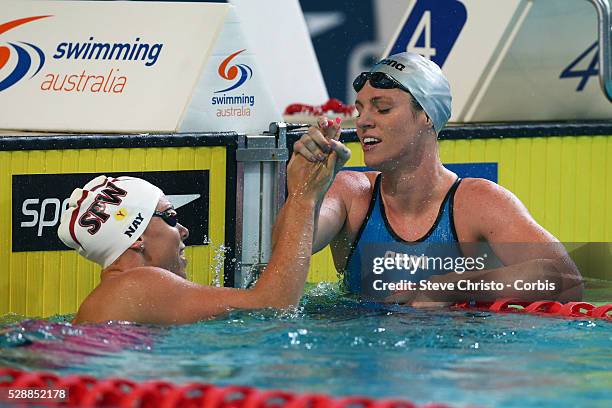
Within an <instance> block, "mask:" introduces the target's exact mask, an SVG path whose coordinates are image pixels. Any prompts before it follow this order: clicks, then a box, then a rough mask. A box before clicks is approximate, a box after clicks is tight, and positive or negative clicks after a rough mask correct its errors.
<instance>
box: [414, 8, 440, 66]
mask: <svg viewBox="0 0 612 408" xmlns="http://www.w3.org/2000/svg"><path fill="white" fill-rule="evenodd" d="M421 36H422V37H423V42H424V45H423V46H422V47H419V46H417V43H418V42H419V40H420V39H421ZM407 50H408V51H410V52H414V53H417V54H421V55H422V56H424V57H425V58H428V59H431V57H433V56H435V55H436V49H435V48H432V46H431V12H430V11H425V12H424V13H423V15H422V16H421V20H419V24H418V25H417V26H416V28H415V29H414V33H412V37H410V41H409V42H408V47H407Z"/></svg>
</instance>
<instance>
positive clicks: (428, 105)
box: [280, 52, 582, 305]
mask: <svg viewBox="0 0 612 408" xmlns="http://www.w3.org/2000/svg"><path fill="white" fill-rule="evenodd" d="M353 87H354V88H355V91H356V92H357V98H356V102H355V105H356V108H357V111H358V112H359V117H358V118H357V120H356V131H357V136H358V137H359V141H360V143H361V147H362V149H363V154H364V160H365V164H366V165H367V166H368V167H369V168H371V169H373V170H374V171H366V172H357V171H341V172H338V173H337V174H336V177H335V180H334V182H333V184H332V186H331V188H330V190H329V191H328V193H327V194H326V196H325V198H324V199H323V200H322V201H321V202H319V203H318V208H319V211H318V219H317V222H316V233H315V237H314V242H313V250H314V251H315V252H316V251H319V250H321V249H322V248H324V247H325V246H326V245H328V244H331V250H332V255H333V258H334V263H335V265H336V268H337V269H338V271H340V272H342V273H344V282H345V286H346V288H347V289H348V291H349V292H351V293H357V294H361V295H362V296H364V297H371V295H373V294H374V292H377V291H378V292H379V294H380V296H379V298H380V297H382V298H383V299H384V300H392V301H396V302H402V303H408V304H412V305H425V304H431V303H430V302H456V301H468V300H476V301H492V300H494V299H498V298H502V297H512V298H519V299H524V300H539V299H558V300H563V301H569V300H580V299H581V297H582V280H581V276H580V273H579V271H578V270H577V268H576V267H575V265H574V264H573V262H572V261H571V260H570V259H569V257H568V255H567V253H566V251H565V249H564V247H563V246H562V245H561V244H560V243H559V242H558V241H557V239H556V238H555V237H554V236H553V235H551V234H550V233H549V232H548V231H546V230H545V229H544V228H543V227H541V226H540V225H539V224H538V223H537V222H536V221H535V220H534V219H533V218H532V217H531V215H530V214H529V212H528V211H527V209H526V208H525V206H524V205H523V204H522V203H521V202H520V201H519V200H518V199H517V198H516V196H514V194H512V193H511V192H510V191H508V190H506V189H505V188H503V187H501V186H499V185H498V184H496V183H493V182H490V181H488V180H485V179H479V178H466V179H463V180H460V179H459V178H458V177H457V175H456V174H454V173H453V172H451V171H450V170H448V169H447V168H445V167H444V166H443V165H442V162H441V161H440V157H439V147H438V142H437V135H438V133H439V132H440V131H441V130H442V128H443V127H444V125H445V124H446V122H447V121H448V119H449V118H450V116H451V93H450V86H449V83H448V81H447V79H446V78H445V76H444V74H443V73H442V71H441V70H440V68H439V67H438V66H437V65H436V64H435V63H433V62H432V61H430V60H428V59H425V58H423V57H421V56H420V55H417V54H413V53H408V52H405V53H400V54H396V55H392V56H390V57H388V58H385V59H383V60H382V61H380V62H379V63H377V64H376V65H375V66H374V67H373V68H372V69H371V70H370V71H369V72H363V73H361V74H360V75H359V76H358V77H357V78H356V79H355V81H354V82H353ZM325 120H326V119H325V118H322V119H321V121H320V122H319V125H318V126H313V127H311V128H310V129H309V130H308V132H307V133H306V134H304V135H303V136H302V137H301V138H300V140H298V141H297V142H296V143H295V145H294V155H302V156H304V157H306V158H307V159H308V160H311V161H318V160H321V159H322V158H324V155H325V154H326V152H328V151H329V149H330V145H329V143H330V139H338V138H339V136H340V133H339V132H337V131H335V130H331V129H328V128H325V127H324V126H322V125H324V124H325ZM280 216H281V217H282V216H283V214H282V213H281V214H280ZM469 243H484V244H486V245H488V247H489V248H490V249H491V252H492V256H494V257H495V258H497V259H498V260H499V262H500V264H499V265H498V267H481V265H480V264H475V263H474V259H472V263H471V265H470V266H471V267H470V268H468V269H467V270H466V269H465V268H463V267H461V268H459V267H458V266H459V262H458V261H461V262H462V263H465V258H466V256H467V255H466V253H467V254H468V255H470V254H471V253H472V252H471V250H470V249H468V248H467V247H468V246H469V245H468V244H469ZM514 243H516V244H514ZM417 244H418V245H417ZM521 244H522V245H521ZM398 245H402V246H403V247H402V248H404V249H402V248H397V246H398ZM415 245H416V247H417V248H419V245H420V246H421V247H420V248H419V249H418V250H417V251H416V252H415V253H418V252H422V251H421V249H422V246H423V245H427V246H428V247H431V246H432V245H439V246H440V247H443V248H444V251H445V252H446V253H445V254H440V253H437V256H442V255H444V256H443V258H441V259H444V260H447V259H449V260H450V263H449V265H450V268H451V270H449V269H448V268H446V265H444V267H440V265H441V264H438V267H437V268H435V267H434V268H430V267H422V268H419V269H418V270H417V268H415V269H414V270H410V268H406V264H405V262H404V265H403V269H402V267H400V264H399V263H398V262H400V261H401V258H399V256H398V254H404V255H405V254H406V253H407V252H406V251H408V252H409V248H411V247H412V248H414V247H415ZM377 251H378V252H377ZM381 251H382V252H381ZM444 251H443V252H444ZM415 253H413V254H412V255H414V256H416V255H415ZM417 255H418V254H417ZM420 255H423V254H422V253H421V254H420ZM435 256H436V254H434V255H433V256H431V257H430V256H428V255H426V257H423V258H422V259H425V258H426V259H427V260H430V258H435ZM396 257H398V260H397V262H395V261H394V260H395V258H396ZM403 259H404V261H405V260H406V259H413V258H403ZM415 259H416V258H415ZM414 264H415V265H417V263H416V262H415V263H414ZM423 265H424V264H421V266H423ZM460 269H461V270H460ZM381 280H382V282H381ZM389 281H391V282H389ZM421 281H426V282H425V283H426V284H425V285H424V286H423V287H419V285H416V284H417V283H420V282H421ZM401 282H403V283H404V286H402V285H397V284H399V283H401ZM409 282H413V284H412V285H413V287H412V288H408V287H406V285H409ZM538 282H540V283H542V284H544V283H545V284H546V286H541V285H540V286H538V285H537V283H538ZM389 283H394V284H396V285H395V286H393V285H391V286H389ZM517 283H518V284H517ZM525 283H527V287H530V288H532V287H533V288H537V289H536V290H525V285H524V284H525ZM433 284H436V285H433ZM451 284H452V285H451ZM376 285H378V288H379V289H377V288H376ZM432 285H433V286H432ZM533 285H535V286H533ZM382 286H384V288H382ZM415 286H416V289H415ZM538 289H541V290H538ZM389 295H391V296H389ZM374 297H375V298H376V296H374Z"/></svg>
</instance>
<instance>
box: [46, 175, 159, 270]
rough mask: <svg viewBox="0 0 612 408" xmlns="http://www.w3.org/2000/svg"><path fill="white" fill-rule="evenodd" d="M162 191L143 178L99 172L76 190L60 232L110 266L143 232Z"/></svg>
mask: <svg viewBox="0 0 612 408" xmlns="http://www.w3.org/2000/svg"><path fill="white" fill-rule="evenodd" d="M162 195H163V192H162V191H161V190H160V189H159V188H157V187H155V186H154V185H153V184H151V183H149V182H148V181H145V180H142V179H139V178H135V177H116V178H113V177H106V176H98V177H96V178H95V179H93V180H91V181H90V182H89V183H87V184H85V186H84V187H83V188H82V189H81V188H77V189H75V190H74V191H73V192H72V195H71V196H70V199H69V200H68V201H69V202H68V209H67V210H66V211H65V212H64V213H63V215H62V221H61V223H60V226H59V229H58V231H57V235H58V236H59V238H60V239H61V240H62V242H63V243H64V244H66V245H68V246H69V247H70V248H73V249H76V250H77V251H78V252H79V254H81V255H83V256H84V257H85V258H87V259H89V260H91V261H94V262H96V263H98V264H100V265H102V267H103V268H106V267H107V266H109V265H110V264H112V263H113V262H114V261H115V260H116V259H117V258H119V256H120V255H121V254H123V253H124V252H125V251H126V250H127V249H128V248H129V247H130V245H132V244H133V243H134V242H135V241H136V240H137V239H138V238H139V237H140V236H141V235H142V233H143V232H144V230H145V229H146V228H147V225H149V221H150V220H151V217H153V212H154V211H155V208H156V207H157V203H158V202H159V199H160V197H161V196H162Z"/></svg>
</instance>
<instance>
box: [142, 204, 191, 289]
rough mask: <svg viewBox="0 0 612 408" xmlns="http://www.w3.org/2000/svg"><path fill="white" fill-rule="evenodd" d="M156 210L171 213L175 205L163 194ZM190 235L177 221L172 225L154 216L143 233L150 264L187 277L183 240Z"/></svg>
mask: <svg viewBox="0 0 612 408" xmlns="http://www.w3.org/2000/svg"><path fill="white" fill-rule="evenodd" d="M156 211H160V212H164V211H168V212H169V213H171V212H173V211H174V207H173V206H172V204H171V203H170V201H168V199H167V198H166V196H162V197H161V198H160V199H159V202H158V203H157V207H156ZM188 236H189V230H188V229H187V228H185V227H184V226H182V225H181V224H180V223H177V224H176V225H175V226H171V225H169V224H168V223H166V221H164V220H163V219H162V218H161V217H157V216H155V217H153V218H151V221H150V222H149V225H148V226H147V229H146V230H145V232H144V233H143V234H142V240H143V244H144V256H145V259H146V261H147V265H148V266H156V267H158V268H163V269H167V270H169V271H170V272H173V273H175V274H177V275H179V276H181V277H183V278H186V277H187V274H186V272H185V268H186V266H187V259H186V258H185V253H184V250H185V244H184V242H183V241H185V239H187V237H188Z"/></svg>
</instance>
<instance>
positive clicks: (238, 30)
mask: <svg viewBox="0 0 612 408" xmlns="http://www.w3.org/2000/svg"><path fill="white" fill-rule="evenodd" d="M250 17H252V18H256V17H255V16H254V15H251V16H250ZM276 63H278V62H276ZM263 71H264V69H263V65H262V64H261V63H260V60H259V59H258V58H257V55H256V53H255V52H254V50H253V48H252V47H251V44H250V42H249V41H248V38H247V36H246V35H245V33H244V30H243V29H242V24H241V22H240V19H239V18H238V15H237V13H236V10H235V9H234V7H232V8H231V9H230V11H229V13H228V16H227V18H226V21H225V24H224V26H223V29H222V30H221V34H220V35H219V39H218V40H217V43H216V44H215V47H214V48H213V51H212V53H211V56H210V58H209V59H208V62H207V63H206V67H205V69H204V72H203V74H202V76H201V78H200V80H199V82H198V85H197V86H196V89H195V91H194V96H193V99H192V101H191V104H190V105H189V108H188V109H187V112H186V115H185V119H184V120H183V122H182V125H181V128H180V131H181V132H196V131H199V130H203V129H204V130H207V131H213V132H215V131H227V130H233V131H237V132H260V131H262V130H266V129H268V126H269V125H270V122H277V121H280V120H282V116H281V114H280V110H279V109H278V107H276V104H275V102H274V99H273V98H272V94H271V92H270V89H269V88H268V86H267V84H266V83H265V81H264V75H263Z"/></svg>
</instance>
